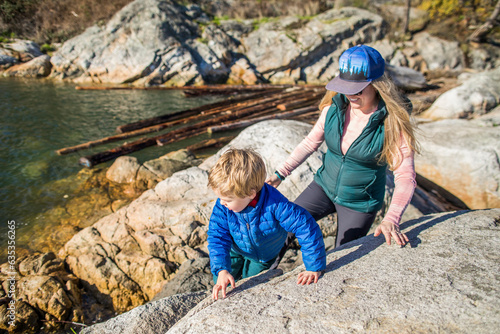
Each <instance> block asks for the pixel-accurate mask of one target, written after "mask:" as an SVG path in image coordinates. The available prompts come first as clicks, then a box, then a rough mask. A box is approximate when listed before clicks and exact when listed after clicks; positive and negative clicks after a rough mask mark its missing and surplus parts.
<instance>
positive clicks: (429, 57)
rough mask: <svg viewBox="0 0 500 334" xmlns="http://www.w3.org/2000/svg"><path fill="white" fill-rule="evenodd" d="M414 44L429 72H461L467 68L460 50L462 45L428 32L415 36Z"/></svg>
mask: <svg viewBox="0 0 500 334" xmlns="http://www.w3.org/2000/svg"><path fill="white" fill-rule="evenodd" d="M413 42H414V44H415V47H416V49H417V50H418V53H419V54H420V55H421V56H422V57H423V59H424V60H425V62H426V63H427V68H428V69H429V70H431V71H433V70H455V71H461V70H463V69H464V68H465V55H464V53H463V51H462V50H461V49H460V43H458V42H456V41H446V40H443V39H440V38H437V37H434V36H431V35H430V34H429V33H427V32H422V33H418V34H416V35H415V36H413Z"/></svg>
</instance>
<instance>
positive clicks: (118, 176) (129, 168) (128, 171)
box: [106, 156, 141, 183]
mask: <svg viewBox="0 0 500 334" xmlns="http://www.w3.org/2000/svg"><path fill="white" fill-rule="evenodd" d="M140 167H141V164H140V163H139V160H137V158H136V157H131V156H122V157H118V158H116V160H115V161H114V162H113V164H112V165H111V166H110V167H109V169H108V170H107V172H106V177H107V178H108V179H109V180H111V181H113V182H116V183H132V182H134V181H135V179H136V177H137V171H138V170H139V168H140Z"/></svg>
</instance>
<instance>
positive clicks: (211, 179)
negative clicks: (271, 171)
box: [208, 149, 326, 300]
mask: <svg viewBox="0 0 500 334" xmlns="http://www.w3.org/2000/svg"><path fill="white" fill-rule="evenodd" d="M265 179H266V168H265V164H264V161H263V160H262V158H261V157H260V156H259V155H258V154H257V153H256V152H254V151H252V150H249V149H245V150H239V149H230V150H228V151H226V152H225V153H224V154H223V155H222V156H221V157H220V158H219V160H218V161H217V163H216V164H215V166H214V167H213V168H212V169H211V170H210V173H209V176H208V185H209V187H210V188H212V189H213V191H214V192H215V193H216V194H217V196H218V197H219V198H218V199H217V202H216V203H215V206H214V208H213V211H212V216H211V217H210V224H209V227H208V251H209V254H210V267H211V271H212V273H213V274H214V281H215V278H217V282H216V285H215V286H214V288H213V291H212V297H213V299H215V300H217V299H218V296H219V291H221V290H222V297H223V298H225V297H226V287H227V286H228V284H229V283H230V284H231V286H232V287H233V288H234V287H235V279H236V280H238V279H240V278H247V277H250V276H254V275H257V274H258V273H260V272H262V271H264V270H266V269H269V267H271V265H272V264H273V262H274V260H275V259H276V257H277V256H278V254H279V252H280V250H281V248H282V247H283V245H284V242H285V239H286V237H287V232H293V233H295V236H296V237H297V239H298V241H299V244H300V245H301V247H302V259H303V261H304V264H305V266H306V270H307V271H305V272H302V273H300V274H299V276H298V280H297V284H302V285H304V284H310V283H313V282H314V283H316V282H317V281H318V278H319V276H320V272H321V271H322V270H324V269H325V266H326V255H325V244H324V243H323V236H322V234H321V230H320V228H319V226H318V224H317V223H316V221H315V220H314V218H313V217H312V216H311V215H310V214H309V213H308V212H307V211H306V210H304V209H303V208H301V207H300V206H298V205H296V204H294V203H292V202H290V201H289V200H288V199H287V198H286V197H285V196H283V195H282V194H281V193H280V192H279V191H278V190H277V189H275V188H274V187H272V186H270V185H268V184H267V183H265V182H264V181H265Z"/></svg>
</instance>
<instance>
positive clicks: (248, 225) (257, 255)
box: [245, 215, 260, 261]
mask: <svg viewBox="0 0 500 334" xmlns="http://www.w3.org/2000/svg"><path fill="white" fill-rule="evenodd" d="M247 218H248V217H247V215H245V220H246V219H247ZM246 224H247V231H248V237H249V238H250V241H251V243H252V246H253V247H252V248H253V250H255V255H256V256H255V257H256V258H257V259H258V260H259V261H260V257H259V252H258V250H257V247H256V245H255V241H254V240H253V237H252V233H251V232H250V224H249V223H246Z"/></svg>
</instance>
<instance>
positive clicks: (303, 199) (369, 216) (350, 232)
mask: <svg viewBox="0 0 500 334" xmlns="http://www.w3.org/2000/svg"><path fill="white" fill-rule="evenodd" d="M339 70H340V74H339V75H338V76H337V77H336V78H334V79H333V80H332V81H330V82H329V83H328V84H327V85H326V89H327V90H328V92H327V93H326V95H325V96H324V98H323V99H322V101H321V103H320V110H321V115H320V117H319V119H318V121H317V122H316V124H315V125H314V127H313V129H312V131H311V132H310V133H309V134H308V136H307V137H306V138H305V139H304V140H303V141H302V142H301V143H300V144H299V145H298V146H297V147H296V148H295V150H294V151H293V152H292V154H291V155H290V156H289V157H288V158H287V160H286V161H285V162H284V163H283V164H282V165H281V166H279V167H278V168H277V170H276V172H275V174H274V175H272V176H271V177H270V178H268V179H267V180H266V182H267V183H269V184H270V185H272V186H274V187H277V186H278V185H279V184H280V183H281V182H282V181H283V180H284V179H285V178H286V177H287V176H288V175H290V173H292V171H293V170H294V169H295V168H297V166H299V165H300V164H301V163H302V162H304V161H305V160H306V159H307V158H308V157H309V156H310V155H311V154H312V153H313V152H314V151H316V150H317V149H318V148H319V146H320V145H321V144H322V143H323V141H326V145H327V147H328V150H327V152H326V153H325V155H324V156H323V165H322V166H321V167H320V168H319V170H318V171H317V173H316V175H315V176H314V181H313V182H312V183H311V184H310V185H309V186H308V187H307V188H306V189H305V190H304V191H303V192H302V194H300V195H299V197H298V198H297V199H296V200H295V203H296V204H298V205H300V206H302V207H304V208H305V209H306V210H308V211H309V212H310V213H311V215H312V216H313V217H314V218H315V219H316V220H319V219H321V218H323V217H325V216H327V215H328V214H331V213H333V212H337V239H336V247H338V246H340V245H342V244H344V243H346V242H349V241H352V240H355V239H358V238H360V237H363V236H365V235H366V234H367V233H368V231H369V230H370V227H371V225H372V224H373V221H374V220H375V216H376V213H377V211H378V210H379V209H380V208H381V207H382V204H383V201H384V192H385V178H386V169H387V167H389V168H390V169H391V170H392V171H393V172H394V178H395V189H394V194H393V197H392V201H391V204H390V206H389V209H388V211H387V214H386V215H385V217H384V218H383V220H382V222H381V224H380V225H379V226H378V227H377V229H376V231H375V236H379V235H380V234H383V235H384V236H385V239H386V241H387V243H388V244H389V245H390V244H391V237H392V238H393V239H394V240H395V242H396V243H397V244H398V245H400V246H403V245H405V244H406V243H407V242H408V241H409V240H408V237H407V236H406V235H405V234H404V233H401V231H400V229H399V222H400V220H401V216H402V215H403V212H404V210H405V209H406V207H407V205H408V204H409V203H410V200H411V198H412V196H413V192H414V190H415V186H416V181H415V168H414V161H413V156H414V152H416V151H418V148H417V142H416V140H415V136H414V131H413V128H412V125H411V123H410V117H409V114H408V111H407V109H410V108H411V103H409V101H407V100H406V101H405V100H404V98H403V97H402V96H401V95H400V94H399V92H398V90H397V88H396V87H395V85H394V84H393V83H392V81H391V80H390V79H389V78H388V77H387V76H386V75H385V74H384V70H385V62H384V59H383V58H382V56H381V55H380V53H379V52H378V51H377V50H375V49H373V48H371V47H369V46H366V45H358V46H355V47H352V48H350V49H348V50H346V51H345V52H344V53H343V54H342V55H341V56H340V59H339ZM337 93H339V94H337Z"/></svg>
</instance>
